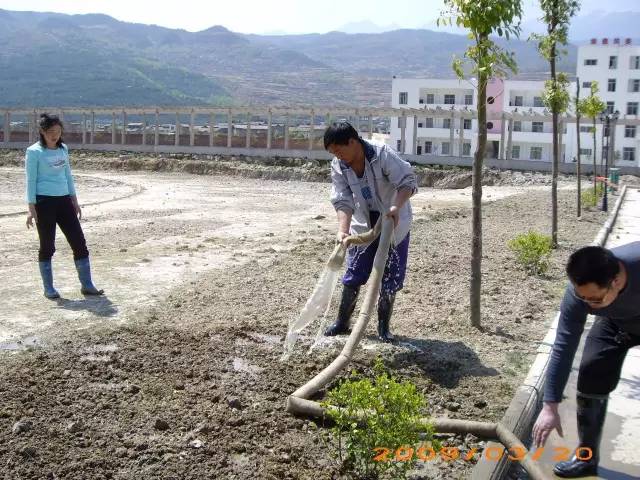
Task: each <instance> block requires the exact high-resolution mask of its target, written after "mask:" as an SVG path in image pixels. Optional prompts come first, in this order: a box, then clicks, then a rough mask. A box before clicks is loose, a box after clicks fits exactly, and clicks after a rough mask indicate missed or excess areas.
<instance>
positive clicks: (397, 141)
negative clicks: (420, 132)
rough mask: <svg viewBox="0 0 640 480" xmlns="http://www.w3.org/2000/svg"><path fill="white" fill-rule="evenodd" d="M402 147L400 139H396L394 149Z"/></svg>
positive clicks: (397, 149) (398, 149)
mask: <svg viewBox="0 0 640 480" xmlns="http://www.w3.org/2000/svg"><path fill="white" fill-rule="evenodd" d="M401 148H402V140H396V151H398V152H399V151H400V149H401Z"/></svg>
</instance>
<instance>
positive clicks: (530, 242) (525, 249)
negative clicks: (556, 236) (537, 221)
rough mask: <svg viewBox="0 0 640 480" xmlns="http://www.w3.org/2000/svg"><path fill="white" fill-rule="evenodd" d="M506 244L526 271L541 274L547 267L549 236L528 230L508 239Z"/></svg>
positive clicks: (549, 250) (549, 245) (549, 247)
mask: <svg viewBox="0 0 640 480" xmlns="http://www.w3.org/2000/svg"><path fill="white" fill-rule="evenodd" d="M508 246H509V248H510V249H511V250H512V251H513V252H515V253H516V256H517V259H518V262H519V263H520V264H522V266H524V268H525V269H526V270H527V271H528V272H530V273H533V274H537V275H542V274H544V273H545V272H546V271H547V270H548V269H549V257H550V255H551V248H552V244H551V237H549V236H547V235H543V234H541V233H538V232H534V231H531V230H530V231H528V232H527V233H521V234H520V235H518V236H517V237H516V238H514V239H511V240H509V243H508Z"/></svg>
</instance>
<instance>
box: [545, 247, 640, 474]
mask: <svg viewBox="0 0 640 480" xmlns="http://www.w3.org/2000/svg"><path fill="white" fill-rule="evenodd" d="M567 276H568V277H569V280H570V284H569V286H568V287H567V289H566V291H565V294H564V298H563V299H562V303H561V305H560V319H559V322H558V329H557V332H556V339H555V342H554V345H553V350H552V352H551V358H550V361H549V370H548V373H547V380H546V384H545V390H544V406H543V408H542V411H541V412H540V415H539V416H538V419H537V421H536V424H535V425H534V427H533V440H534V444H535V445H536V446H537V447H541V446H543V445H544V444H545V442H546V440H547V437H548V436H549V433H551V431H552V430H554V429H556V430H557V431H558V433H559V434H560V436H562V426H561V423H560V416H559V414H558V404H559V403H560V402H561V401H562V392H563V391H564V387H565V385H566V383H567V379H568V378H569V373H570V372H571V365H572V363H573V357H574V355H575V353H576V350H577V348H578V344H579V342H580V336H581V335H582V332H583V330H584V325H585V322H586V319H587V315H588V314H592V315H596V316H597V318H596V321H595V323H594V324H593V327H592V328H591V331H590V332H589V335H588V336H587V339H586V341H585V345H584V351H583V353H582V361H581V363H580V370H579V373H578V392H577V398H576V400H577V401H576V403H577V420H578V437H579V442H580V443H579V445H578V449H579V450H578V449H577V450H576V452H578V451H579V452H580V454H579V455H578V456H579V457H580V458H578V457H577V456H574V457H573V458H572V459H571V460H569V461H566V462H560V463H558V464H557V465H556V466H555V468H554V473H555V474H556V475H558V476H559V477H564V478H578V477H584V476H590V475H596V474H597V471H598V460H599V456H598V454H599V452H598V449H599V446H600V438H601V436H602V426H603V424H604V419H605V415H606V411H607V400H608V398H609V393H611V392H612V391H613V390H614V389H615V388H616V386H617V384H618V381H619V380H620V372H621V370H622V364H623V362H624V359H625V357H626V355H627V351H628V350H629V349H630V348H632V347H634V346H637V345H640V242H633V243H629V244H627V245H622V246H619V247H616V248H613V249H611V250H607V249H606V248H602V247H584V248H581V249H580V250H578V251H576V252H574V253H573V254H572V255H571V257H570V258H569V261H568V263H567ZM588 457H590V458H588Z"/></svg>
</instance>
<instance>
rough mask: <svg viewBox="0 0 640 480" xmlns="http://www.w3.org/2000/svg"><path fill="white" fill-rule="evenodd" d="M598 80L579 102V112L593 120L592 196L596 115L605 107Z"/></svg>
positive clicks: (595, 183)
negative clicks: (586, 95) (599, 92)
mask: <svg viewBox="0 0 640 480" xmlns="http://www.w3.org/2000/svg"><path fill="white" fill-rule="evenodd" d="M598 91H599V88H598V82H591V92H590V93H589V96H588V97H587V98H585V99H584V100H583V101H582V102H581V105H580V106H581V113H582V114H583V115H584V116H585V117H589V118H590V119H591V120H592V121H593V126H592V127H591V133H592V134H593V195H594V198H598V197H597V181H596V176H597V172H598V171H597V165H596V151H597V150H596V141H597V137H596V119H597V118H598V115H600V114H601V113H602V111H603V110H604V109H605V108H607V105H606V104H605V103H604V102H603V101H602V100H601V99H600V97H598Z"/></svg>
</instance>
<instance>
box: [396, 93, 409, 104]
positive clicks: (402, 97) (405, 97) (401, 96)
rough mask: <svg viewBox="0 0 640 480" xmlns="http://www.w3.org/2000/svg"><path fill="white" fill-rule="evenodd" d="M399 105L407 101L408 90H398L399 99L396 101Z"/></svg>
mask: <svg viewBox="0 0 640 480" xmlns="http://www.w3.org/2000/svg"><path fill="white" fill-rule="evenodd" d="M398 103H399V104H400V105H406V104H407V103H409V93H408V92H400V99H399V101H398Z"/></svg>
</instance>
